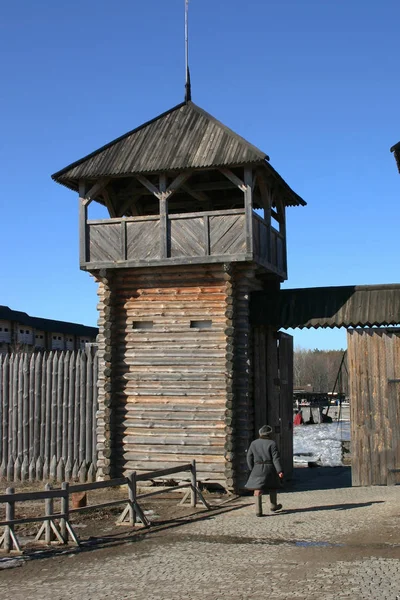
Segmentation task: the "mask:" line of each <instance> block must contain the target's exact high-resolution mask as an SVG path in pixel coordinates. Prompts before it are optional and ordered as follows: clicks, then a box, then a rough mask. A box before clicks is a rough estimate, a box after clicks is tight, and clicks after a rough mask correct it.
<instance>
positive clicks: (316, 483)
mask: <svg viewBox="0 0 400 600" xmlns="http://www.w3.org/2000/svg"><path fill="white" fill-rule="evenodd" d="M349 487H351V467H314V468H307V467H301V468H297V469H294V470H293V477H292V479H291V480H290V481H288V482H285V485H284V486H283V488H282V492H289V493H290V492H303V491H304V492H308V491H314V490H334V489H339V488H349Z"/></svg>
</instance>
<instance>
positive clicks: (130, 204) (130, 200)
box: [118, 194, 142, 217]
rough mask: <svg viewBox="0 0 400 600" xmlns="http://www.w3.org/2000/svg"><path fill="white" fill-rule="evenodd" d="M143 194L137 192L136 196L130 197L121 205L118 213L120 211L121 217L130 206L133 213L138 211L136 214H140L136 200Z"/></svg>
mask: <svg viewBox="0 0 400 600" xmlns="http://www.w3.org/2000/svg"><path fill="white" fill-rule="evenodd" d="M141 196H142V194H137V195H135V196H132V197H131V198H128V199H127V200H125V202H124V203H123V204H122V205H121V206H120V207H119V210H118V213H119V215H118V216H119V217H123V216H124V213H125V212H126V211H127V210H128V208H130V209H131V213H136V215H137V216H138V215H139V211H138V209H137V206H136V204H135V203H136V201H137V200H139V198H141ZM133 216H135V214H134V215H133Z"/></svg>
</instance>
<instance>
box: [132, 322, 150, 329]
mask: <svg viewBox="0 0 400 600" xmlns="http://www.w3.org/2000/svg"><path fill="white" fill-rule="evenodd" d="M132 328H133V329H153V321H133V323H132Z"/></svg>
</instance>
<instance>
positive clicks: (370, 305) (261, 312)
mask: <svg viewBox="0 0 400 600" xmlns="http://www.w3.org/2000/svg"><path fill="white" fill-rule="evenodd" d="M251 320H252V323H253V324H254V325H267V326H271V327H275V328H282V329H288V328H297V327H298V328H300V329H302V328H304V327H305V328H312V327H314V328H316V329H317V328H334V327H345V328H350V327H373V326H388V325H400V284H388V285H362V286H340V287H317V288H299V289H292V290H290V289H289V290H279V291H278V292H275V293H271V292H268V293H264V292H254V293H253V294H252V297H251Z"/></svg>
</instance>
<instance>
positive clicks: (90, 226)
mask: <svg viewBox="0 0 400 600" xmlns="http://www.w3.org/2000/svg"><path fill="white" fill-rule="evenodd" d="M268 161H269V159H268V157H267V155H266V154H265V153H264V152H262V151H260V150H259V149H258V148H255V147H254V146H252V145H251V144H249V143H248V142H246V141H245V140H244V139H243V138H241V137H240V136H238V135H237V134H236V133H234V132H233V131H231V130H230V129H228V128H227V127H225V126H224V125H222V123H220V122H219V121H217V120H216V119H214V117H212V116H211V115H209V114H208V113H206V112H205V111H203V110H202V109H200V108H199V107H198V106H196V105H195V104H194V103H193V102H191V101H190V100H187V101H186V102H184V103H183V104H180V105H178V106H176V107H175V108H173V109H172V110H170V111H168V112H166V113H163V114H162V115H160V116H159V117H157V118H156V119H154V120H152V121H149V122H148V123H145V124H144V125H142V126H140V127H138V128H137V129H134V130H133V131H131V132H129V133H127V134H125V135H123V136H121V137H120V138H118V139H117V140H115V141H113V142H111V143H109V144H107V145H105V146H103V147H102V148H100V149H99V150H97V151H95V152H93V153H92V154H90V155H89V156H86V157H85V158H83V159H81V160H79V161H77V162H75V163H73V164H71V165H69V166H68V167H66V168H64V169H62V170H61V171H59V172H58V173H55V174H54V175H53V179H55V180H56V181H57V182H59V183H61V184H63V185H65V186H67V187H68V188H70V189H72V190H74V191H76V192H78V193H79V198H80V200H79V202H80V266H81V269H83V270H86V271H88V272H90V273H91V274H92V275H93V276H94V277H95V278H96V279H97V281H98V282H99V291H98V294H99V313H100V318H99V327H100V330H99V338H98V341H99V360H100V367H99V369H100V374H99V386H100V387H99V412H98V421H97V434H98V463H97V466H98V472H99V473H100V477H102V478H110V477H115V476H120V475H121V474H123V473H126V472H128V471H131V470H137V471H144V470H146V471H148V470H152V469H158V468H165V467H169V466H174V465H175V464H176V462H178V461H184V462H187V461H188V460H192V459H196V461H197V470H198V475H199V478H200V479H202V480H206V479H211V480H213V481H219V482H220V483H222V485H224V486H225V487H226V488H228V489H231V490H238V489H240V488H241V487H242V486H243V484H244V481H245V478H246V466H245V454H246V449H247V448H248V446H249V444H250V442H251V441H252V440H253V439H254V437H255V436H256V434H257V430H258V428H259V427H260V426H261V425H263V424H264V423H266V422H268V423H269V424H270V425H272V427H273V431H274V435H275V437H276V439H277V440H278V443H279V444H280V446H281V451H282V454H283V459H284V466H285V471H286V472H287V474H288V475H289V476H290V472H291V469H292V353H293V346H292V338H291V337H290V336H288V335H286V334H281V333H277V328H276V327H265V326H264V325H260V326H252V325H251V323H250V306H249V304H250V295H251V293H252V292H253V291H255V290H259V291H265V292H266V293H272V292H273V291H275V290H277V289H279V287H280V283H281V282H282V281H283V280H285V279H286V278H287V261H286V227H285V224H286V214H285V213H286V207H287V206H299V205H304V204H305V202H304V201H303V200H302V199H301V198H300V197H299V196H298V195H297V194H296V193H295V192H293V190H291V188H290V187H289V186H288V185H287V183H286V182H285V181H284V180H283V179H282V177H281V176H280V175H279V174H278V173H277V172H276V171H275V170H274V169H273V168H272V166H271V165H270V163H269V162H268ZM92 201H96V202H99V203H100V204H103V205H104V206H106V207H107V209H108V213H109V218H107V219H101V220H99V219H90V218H89V216H88V207H89V204H90V203H91V202H92Z"/></svg>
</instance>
